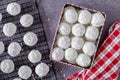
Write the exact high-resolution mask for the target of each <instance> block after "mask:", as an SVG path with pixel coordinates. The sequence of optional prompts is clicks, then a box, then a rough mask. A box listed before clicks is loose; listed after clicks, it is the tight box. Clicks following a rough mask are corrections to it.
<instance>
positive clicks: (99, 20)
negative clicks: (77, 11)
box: [91, 12, 105, 27]
mask: <svg viewBox="0 0 120 80" xmlns="http://www.w3.org/2000/svg"><path fill="white" fill-rule="evenodd" d="M104 22H105V17H104V16H103V15H102V14H101V13H100V12H97V13H95V14H93V16H92V21H91V24H92V25H93V26H96V27H101V26H103V25H104Z"/></svg>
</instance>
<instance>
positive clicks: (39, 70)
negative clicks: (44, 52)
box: [35, 63, 49, 78]
mask: <svg viewBox="0 0 120 80" xmlns="http://www.w3.org/2000/svg"><path fill="white" fill-rule="evenodd" d="M48 72H49V66H48V65H47V64H45V63H40V64H38V65H37V66H36V67H35V73H36V74H37V75H38V76H39V77H41V78H42V77H44V76H46V75H47V74H48Z"/></svg>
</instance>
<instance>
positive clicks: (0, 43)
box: [0, 41, 5, 54]
mask: <svg viewBox="0 0 120 80" xmlns="http://www.w3.org/2000/svg"><path fill="white" fill-rule="evenodd" d="M4 50H5V46H4V43H3V41H0V54H2V53H3V52H4Z"/></svg>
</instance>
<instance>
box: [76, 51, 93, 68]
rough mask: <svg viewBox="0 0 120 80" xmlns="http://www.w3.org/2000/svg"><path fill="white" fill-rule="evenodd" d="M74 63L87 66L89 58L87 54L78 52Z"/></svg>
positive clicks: (89, 61)
mask: <svg viewBox="0 0 120 80" xmlns="http://www.w3.org/2000/svg"><path fill="white" fill-rule="evenodd" d="M76 63H77V64H78V65H79V66H81V67H88V66H89V65H90V63H91V59H90V57H89V56H88V55H86V54H84V53H80V54H79V55H78V57H77V59H76Z"/></svg>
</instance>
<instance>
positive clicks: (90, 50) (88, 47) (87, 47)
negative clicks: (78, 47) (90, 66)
mask: <svg viewBox="0 0 120 80" xmlns="http://www.w3.org/2000/svg"><path fill="white" fill-rule="evenodd" d="M82 50H83V52H84V53H85V54H87V55H89V56H92V55H94V53H95V52H96V50H97V48H96V46H95V44H94V43H93V42H86V43H85V44H84V46H83V49H82Z"/></svg>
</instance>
